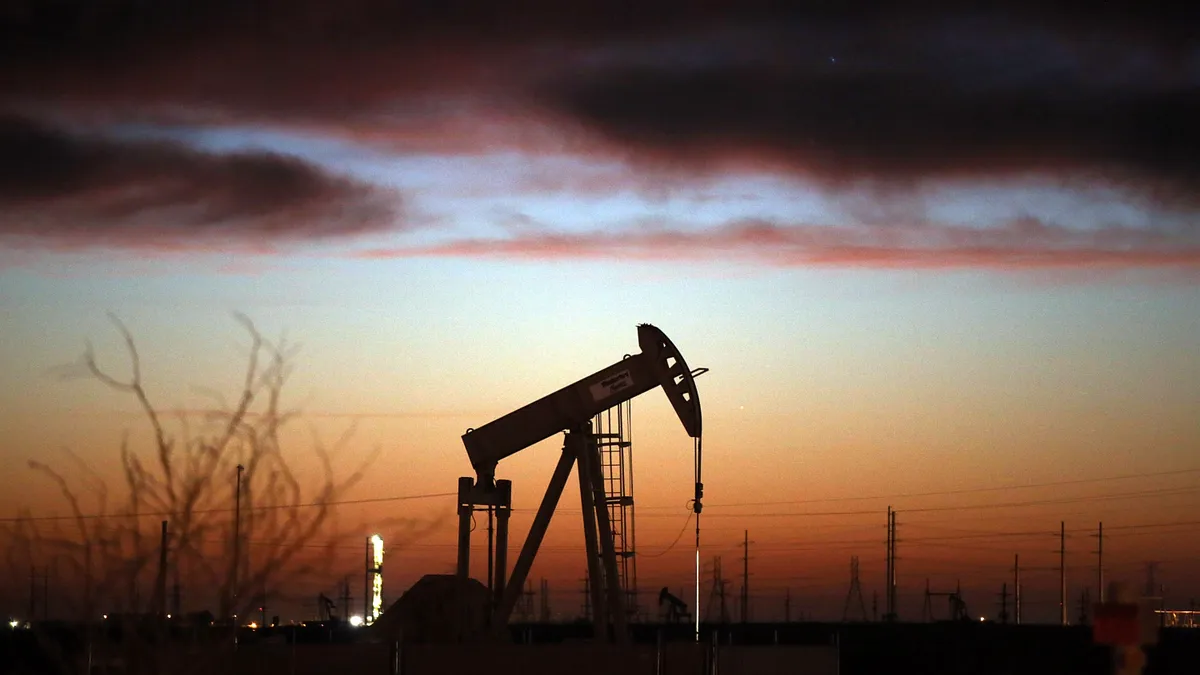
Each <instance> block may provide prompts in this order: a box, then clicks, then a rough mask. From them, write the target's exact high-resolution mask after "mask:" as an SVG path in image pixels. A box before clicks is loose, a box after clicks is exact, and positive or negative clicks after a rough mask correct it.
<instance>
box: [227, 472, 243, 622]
mask: <svg viewBox="0 0 1200 675" xmlns="http://www.w3.org/2000/svg"><path fill="white" fill-rule="evenodd" d="M245 470H246V467H244V466H242V465H241V464H238V465H237V477H236V478H234V482H233V570H232V572H231V574H230V579H231V580H232V584H231V585H230V588H231V589H232V598H231V603H230V611H231V612H232V613H233V615H234V616H235V617H236V616H237V600H238V567H239V566H240V564H241V554H242V533H241V527H242V472H243V471H245Z"/></svg>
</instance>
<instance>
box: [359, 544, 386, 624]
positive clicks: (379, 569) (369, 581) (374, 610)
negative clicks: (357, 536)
mask: <svg viewBox="0 0 1200 675" xmlns="http://www.w3.org/2000/svg"><path fill="white" fill-rule="evenodd" d="M363 578H364V582H365V583H364V584H363V585H364V586H368V585H369V587H370V590H369V592H366V593H363V602H364V604H365V603H366V602H367V599H368V598H369V599H370V603H371V604H370V607H368V608H365V609H364V611H363V620H364V622H365V623H367V624H372V623H375V620H376V619H378V618H379V615H380V614H382V613H383V537H381V536H379V535H377V534H373V535H371V536H370V538H368V539H367V564H366V572H365V574H364V577H363Z"/></svg>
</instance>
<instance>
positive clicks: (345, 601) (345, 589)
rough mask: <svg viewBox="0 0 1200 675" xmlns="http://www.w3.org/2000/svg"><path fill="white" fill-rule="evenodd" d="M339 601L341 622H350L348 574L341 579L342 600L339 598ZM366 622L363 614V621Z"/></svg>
mask: <svg viewBox="0 0 1200 675" xmlns="http://www.w3.org/2000/svg"><path fill="white" fill-rule="evenodd" d="M341 600H342V620H343V621H349V620H350V612H351V609H350V575H349V574H347V575H346V576H345V577H343V578H342V598H341ZM366 620H367V617H366V615H365V614H364V615H363V621H366Z"/></svg>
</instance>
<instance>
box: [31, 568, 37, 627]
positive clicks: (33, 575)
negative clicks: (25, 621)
mask: <svg viewBox="0 0 1200 675" xmlns="http://www.w3.org/2000/svg"><path fill="white" fill-rule="evenodd" d="M36 618H37V568H36V567H34V566H33V565H30V566H29V622H30V623H33V621H34V619H36Z"/></svg>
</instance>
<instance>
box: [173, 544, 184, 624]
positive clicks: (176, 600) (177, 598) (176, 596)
mask: <svg viewBox="0 0 1200 675" xmlns="http://www.w3.org/2000/svg"><path fill="white" fill-rule="evenodd" d="M171 578H172V579H173V580H174V581H173V583H172V584H171V616H172V617H175V618H176V620H179V619H182V617H180V616H179V612H180V610H181V609H182V607H183V598H182V597H181V595H180V591H179V557H178V556H176V558H175V565H174V568H173V569H172V570H171Z"/></svg>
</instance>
